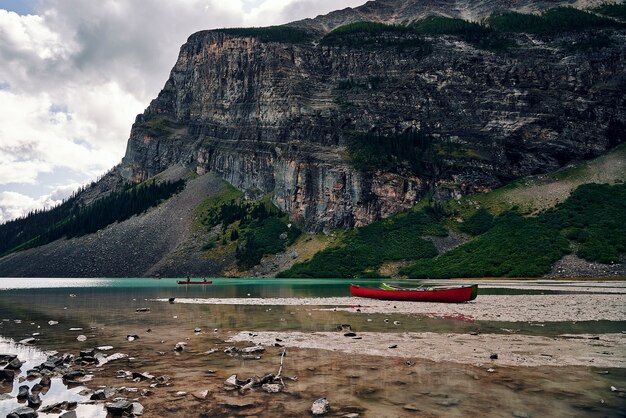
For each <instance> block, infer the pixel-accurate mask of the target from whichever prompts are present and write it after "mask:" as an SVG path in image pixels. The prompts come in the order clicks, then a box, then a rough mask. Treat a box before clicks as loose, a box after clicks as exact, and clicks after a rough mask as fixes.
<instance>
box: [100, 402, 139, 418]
mask: <svg viewBox="0 0 626 418" xmlns="http://www.w3.org/2000/svg"><path fill="white" fill-rule="evenodd" d="M104 406H105V407H106V409H107V412H108V413H109V414H111V415H113V416H120V415H123V414H129V413H131V412H132V410H133V404H132V403H130V402H128V401H127V400H125V399H118V400H116V401H115V402H110V403H107V404H105V405H104Z"/></svg>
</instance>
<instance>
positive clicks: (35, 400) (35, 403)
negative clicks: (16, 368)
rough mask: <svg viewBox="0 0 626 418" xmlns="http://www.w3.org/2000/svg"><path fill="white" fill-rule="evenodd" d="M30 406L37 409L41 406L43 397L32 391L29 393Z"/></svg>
mask: <svg viewBox="0 0 626 418" xmlns="http://www.w3.org/2000/svg"><path fill="white" fill-rule="evenodd" d="M28 406H30V407H31V408H33V409H37V408H39V407H40V406H41V398H40V397H39V395H37V394H33V393H31V394H30V395H28Z"/></svg>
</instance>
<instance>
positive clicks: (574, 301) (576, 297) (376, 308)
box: [160, 293, 626, 322]
mask: <svg viewBox="0 0 626 418" xmlns="http://www.w3.org/2000/svg"><path fill="white" fill-rule="evenodd" d="M160 301H164V302H166V300H164V299H161V300H160ZM176 303H188V304H210V305H260V306H278V305H282V306H301V305H306V306H326V307H329V306H330V307H332V308H321V309H334V310H344V311H350V312H361V313H380V314H391V313H397V314H414V315H415V314H417V315H434V316H453V315H454V316H462V317H467V318H470V319H473V320H477V321H506V322H545V321H599V320H607V321H626V294H596V293H587V294H566V295H479V296H478V298H477V299H476V300H475V301H472V302H469V303H458V304H457V303H416V302H397V301H384V300H375V299H364V298H356V297H333V298H210V299H199V298H188V299H186V298H181V299H176Z"/></svg>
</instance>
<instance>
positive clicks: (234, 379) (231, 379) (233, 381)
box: [224, 374, 239, 388]
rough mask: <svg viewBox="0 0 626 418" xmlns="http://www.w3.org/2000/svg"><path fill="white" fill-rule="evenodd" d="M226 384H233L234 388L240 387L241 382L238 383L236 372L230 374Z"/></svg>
mask: <svg viewBox="0 0 626 418" xmlns="http://www.w3.org/2000/svg"><path fill="white" fill-rule="evenodd" d="M224 385H226V386H232V387H234V388H236V387H238V386H239V384H238V383H237V375H236V374H234V375H232V376H230V377H229V378H228V379H226V382H224Z"/></svg>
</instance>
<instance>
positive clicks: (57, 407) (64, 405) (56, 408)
mask: <svg viewBox="0 0 626 418" xmlns="http://www.w3.org/2000/svg"><path fill="white" fill-rule="evenodd" d="M77 405H78V403H77V402H68V401H63V402H57V403H55V404H52V405H48V406H46V407H44V408H42V409H41V410H40V412H43V413H45V414H60V413H61V412H63V411H66V410H68V409H74V408H76V406H77Z"/></svg>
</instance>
